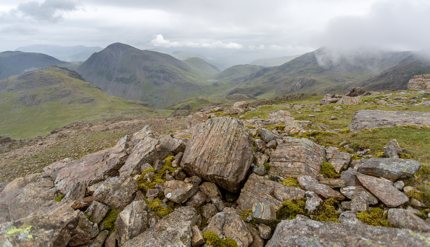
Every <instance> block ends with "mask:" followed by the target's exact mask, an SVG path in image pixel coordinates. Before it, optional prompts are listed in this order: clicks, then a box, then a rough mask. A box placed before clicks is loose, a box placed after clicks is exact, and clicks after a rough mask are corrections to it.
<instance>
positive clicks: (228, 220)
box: [206, 208, 253, 247]
mask: <svg viewBox="0 0 430 247" xmlns="http://www.w3.org/2000/svg"><path fill="white" fill-rule="evenodd" d="M206 230H208V231H212V232H214V233H216V234H217V235H218V236H220V237H221V238H226V237H229V238H232V239H234V240H235V241H236V242H237V244H238V246H241V247H248V246H250V245H251V243H252V242H253V237H252V234H251V233H250V231H249V230H248V228H247V226H246V224H245V222H243V220H242V219H241V218H240V216H239V215H238V214H237V213H236V211H235V210H234V209H233V208H225V209H224V210H223V211H222V212H220V213H217V214H216V215H215V216H214V217H212V218H211V219H210V220H209V224H208V226H207V228H206Z"/></svg>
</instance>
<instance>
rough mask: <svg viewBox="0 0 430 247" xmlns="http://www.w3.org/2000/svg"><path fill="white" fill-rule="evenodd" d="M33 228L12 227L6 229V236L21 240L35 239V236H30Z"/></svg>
mask: <svg viewBox="0 0 430 247" xmlns="http://www.w3.org/2000/svg"><path fill="white" fill-rule="evenodd" d="M32 228H33V227H32V226H30V225H25V224H24V225H22V226H20V227H16V226H11V227H9V228H7V229H6V236H13V237H14V236H19V238H20V239H26V240H29V239H33V235H31V234H30V232H31V229H32Z"/></svg>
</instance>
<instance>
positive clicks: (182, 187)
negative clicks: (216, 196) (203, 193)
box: [164, 180, 199, 204]
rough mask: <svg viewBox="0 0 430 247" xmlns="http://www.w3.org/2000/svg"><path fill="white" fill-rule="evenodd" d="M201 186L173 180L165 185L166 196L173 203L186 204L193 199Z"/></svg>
mask: <svg viewBox="0 0 430 247" xmlns="http://www.w3.org/2000/svg"><path fill="white" fill-rule="evenodd" d="M198 190H199V186H198V185H195V184H192V183H187V182H184V181H181V180H171V181H166V182H165V183H164V196H165V197H166V198H167V199H169V200H170V201H172V202H175V203H179V204H181V203H184V202H186V201H187V200H188V199H189V198H191V197H192V196H193V195H194V194H195V193H197V191H198Z"/></svg>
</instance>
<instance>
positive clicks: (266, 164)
mask: <svg viewBox="0 0 430 247" xmlns="http://www.w3.org/2000/svg"><path fill="white" fill-rule="evenodd" d="M264 170H266V172H269V170H270V163H269V162H266V163H264Z"/></svg>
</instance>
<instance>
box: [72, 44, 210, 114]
mask: <svg viewBox="0 0 430 247" xmlns="http://www.w3.org/2000/svg"><path fill="white" fill-rule="evenodd" d="M78 72H79V73H80V74H81V75H82V76H83V77H84V78H85V79H86V80H87V81H89V82H91V83H93V84H95V85H97V86H98V87H100V88H101V89H102V90H105V91H107V92H108V93H109V94H111V95H115V96H120V97H124V98H127V99H133V100H139V101H142V102H144V103H146V104H148V105H151V106H156V107H164V106H168V105H172V104H174V103H175V102H178V101H180V100H183V99H186V98H189V97H192V96H195V95H198V94H199V92H201V85H202V84H204V83H205V81H204V80H202V79H200V77H199V76H198V75H196V74H195V73H194V71H193V70H192V68H190V66H188V65H187V64H186V63H184V62H182V61H180V60H178V59H175V58H173V57H172V56H169V55H166V54H163V53H159V52H154V51H146V50H145V51H142V50H139V49H137V48H134V47H131V46H128V45H124V44H120V43H116V44H112V45H110V46H108V47H107V48H105V49H104V50H102V51H101V52H98V53H95V54H93V55H92V56H91V57H90V58H89V59H88V60H87V61H85V62H84V63H83V64H82V65H81V66H79V68H78Z"/></svg>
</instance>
